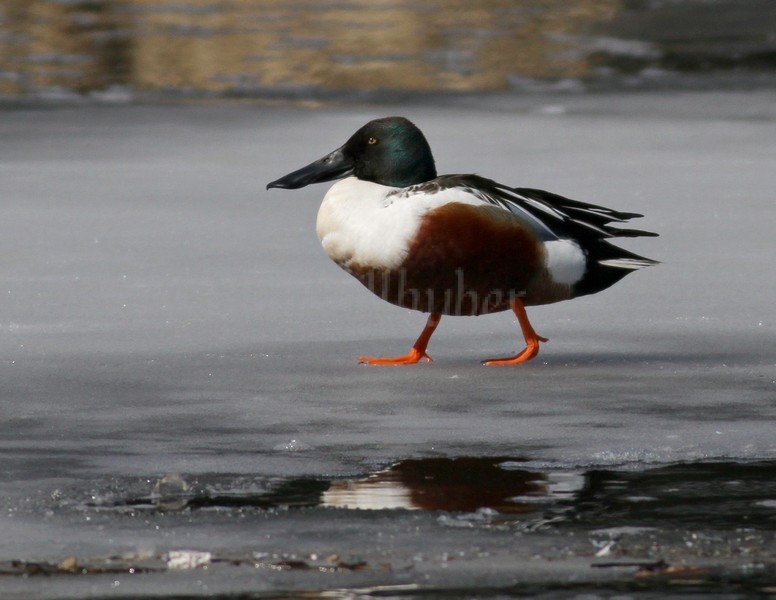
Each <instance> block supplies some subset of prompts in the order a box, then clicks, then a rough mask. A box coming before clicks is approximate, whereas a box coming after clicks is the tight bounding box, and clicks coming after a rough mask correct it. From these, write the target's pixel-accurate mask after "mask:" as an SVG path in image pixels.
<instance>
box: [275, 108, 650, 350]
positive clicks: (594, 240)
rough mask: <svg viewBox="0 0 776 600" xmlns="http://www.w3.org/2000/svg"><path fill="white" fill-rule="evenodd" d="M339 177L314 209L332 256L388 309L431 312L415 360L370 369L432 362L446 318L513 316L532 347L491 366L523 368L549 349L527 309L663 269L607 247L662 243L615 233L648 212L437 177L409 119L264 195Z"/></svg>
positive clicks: (369, 133) (363, 135)
mask: <svg viewBox="0 0 776 600" xmlns="http://www.w3.org/2000/svg"><path fill="white" fill-rule="evenodd" d="M337 179H339V180H341V181H338V182H337V183H335V184H334V185H333V186H332V187H331V189H330V190H329V191H328V192H327V194H326V196H325V197H324V199H323V202H322V203H321V206H320V209H319V211H318V220H317V225H316V228H317V231H318V237H319V238H320V240H321V243H322V245H323V249H324V250H325V251H326V254H327V255H328V256H329V258H331V259H332V260H333V261H334V262H336V263H337V264H338V265H339V266H340V267H342V268H343V269H345V270H346V271H347V272H348V273H350V274H351V275H353V276H354V277H356V278H357V279H358V280H359V281H360V282H361V283H363V284H364V285H365V286H366V287H367V288H369V290H370V291H372V292H373V293H375V294H377V295H378V296H380V298H382V299H383V300H386V301H388V302H390V303H392V304H396V305H398V306H402V307H404V308H410V309H415V310H419V311H422V312H426V313H431V314H430V316H429V318H428V322H427V323H426V326H425V328H424V329H423V332H422V333H421V334H420V337H419V338H418V339H417V341H416V342H415V344H414V345H413V347H412V349H411V350H410V351H409V353H408V354H406V355H404V356H397V357H395V358H384V357H379V358H374V357H360V358H359V359H358V360H359V361H360V362H362V363H368V364H372V365H400V364H414V363H417V362H418V361H420V360H426V361H429V362H430V361H431V358H430V357H429V356H428V354H426V347H427V346H428V342H429V339H430V338H431V335H432V334H433V333H434V330H435V329H436V327H437V325H439V321H440V319H441V317H442V315H482V314H487V313H493V312H498V311H503V310H508V309H511V310H512V311H514V313H515V315H516V316H517V320H518V322H519V324H520V327H521V329H522V332H523V336H524V337H525V343H526V347H525V349H523V350H522V351H521V352H519V353H518V354H516V355H515V356H512V357H508V358H496V359H489V360H485V361H483V363H484V364H486V365H515V364H519V363H523V362H525V361H528V360H530V359H532V358H533V357H535V356H536V355H537V354H538V352H539V342H546V341H547V339H546V338H543V337H541V336H539V335H537V334H536V332H535V331H534V329H533V327H532V326H531V323H530V322H529V321H528V316H527V315H526V312H525V307H526V306H532V305H538V304H548V303H551V302H559V301H561V300H569V299H571V298H576V297H577V296H584V295H586V294H594V293H596V292H600V291H601V290H603V289H606V288H608V287H609V286H610V285H612V284H614V283H616V282H617V281H619V280H620V279H622V278H623V277H624V276H625V275H627V274H628V273H630V272H631V271H634V270H637V269H641V268H643V267H647V266H649V265H653V264H656V262H657V261H654V260H651V259H648V258H644V257H642V256H638V255H636V254H633V253H631V252H627V251H626V250H622V249H621V248H618V247H616V246H613V245H612V244H610V243H609V242H608V241H607V240H608V239H610V238H616V237H635V236H645V235H646V236H654V235H657V234H655V233H651V232H648V231H640V230H635V229H619V228H616V227H612V226H610V225H609V223H612V222H615V223H622V222H625V221H627V220H629V219H632V218H634V217H640V216H642V215H639V214H636V213H628V212H619V211H616V210H612V209H610V208H604V207H602V206H596V205H595V204H586V203H584V202H578V201H576V200H569V199H568V198H564V197H562V196H558V195H557V194H552V193H550V192H545V191H542V190H536V189H529V188H512V187H508V186H505V185H502V184H500V183H496V182H495V181H492V180H490V179H486V178H484V177H480V176H478V175H442V176H439V177H438V176H437V172H436V166H435V164H434V158H433V156H432V154H431V148H430V147H429V145H428V142H427V141H426V138H425V137H424V136H423V133H421V131H420V130H419V129H418V128H417V127H416V126H415V125H413V124H412V123H411V122H410V121H408V120H407V119H405V118H403V117H387V118H384V119H377V120H374V121H370V122H369V123H367V124H366V125H364V126H363V127H362V128H361V129H359V130H358V131H357V132H356V133H354V134H353V136H352V137H351V138H350V139H349V140H348V141H347V142H346V143H345V144H344V145H343V146H341V147H340V148H338V149H336V150H334V151H333V152H331V153H330V154H327V155H326V156H324V157H323V158H321V159H319V160H317V161H315V162H313V163H311V164H309V165H307V166H306V167H303V168H301V169H299V170H297V171H294V172H293V173H289V174H288V175H286V176H284V177H281V178H280V179H278V180H276V181H273V182H272V183H270V184H268V185H267V189H269V188H284V189H297V188H301V187H304V186H306V185H309V184H311V183H320V182H324V181H333V180H337Z"/></svg>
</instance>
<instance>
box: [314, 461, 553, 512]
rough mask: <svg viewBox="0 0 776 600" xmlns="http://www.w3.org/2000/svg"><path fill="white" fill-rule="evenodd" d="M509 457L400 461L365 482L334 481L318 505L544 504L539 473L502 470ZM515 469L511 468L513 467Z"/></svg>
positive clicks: (462, 508) (454, 507)
mask: <svg viewBox="0 0 776 600" xmlns="http://www.w3.org/2000/svg"><path fill="white" fill-rule="evenodd" d="M512 460H513V459H508V458H468V457H467V458H430V459H423V460H404V461H402V462H399V463H397V464H395V465H393V466H392V467H390V468H388V469H386V470H384V471H380V472H378V473H375V474H373V475H370V476H369V477H367V478H365V479H359V480H355V481H353V480H349V481H334V482H332V484H331V486H330V487H329V489H328V490H327V491H325V492H324V493H323V497H322V500H321V504H322V505H323V506H331V507H338V508H360V509H373V510H379V509H392V508H406V509H410V510H443V511H459V512H474V511H476V510H478V509H481V508H490V509H493V510H496V511H498V512H501V513H521V512H531V511H533V510H534V509H535V507H536V503H535V502H531V499H534V498H535V499H537V500H539V499H545V500H546V499H547V496H548V492H549V487H548V480H547V478H546V476H545V475H543V474H542V473H537V472H534V471H526V470H522V469H512V468H504V467H503V466H502V465H503V464H504V463H505V462H507V461H512ZM512 464H514V463H512Z"/></svg>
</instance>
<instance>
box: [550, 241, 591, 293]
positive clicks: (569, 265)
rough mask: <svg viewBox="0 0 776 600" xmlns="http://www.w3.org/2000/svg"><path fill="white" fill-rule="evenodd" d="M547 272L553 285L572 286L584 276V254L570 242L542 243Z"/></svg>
mask: <svg viewBox="0 0 776 600" xmlns="http://www.w3.org/2000/svg"><path fill="white" fill-rule="evenodd" d="M544 249H545V250H546V251H547V270H548V271H549V272H550V276H551V277H552V280H553V281H554V282H555V283H562V284H565V285H574V284H575V283H576V282H577V281H579V280H580V279H582V276H583V275H584V274H585V268H586V260H585V253H584V252H582V249H581V248H580V247H579V244H577V243H576V242H573V241H571V240H553V241H549V242H544Z"/></svg>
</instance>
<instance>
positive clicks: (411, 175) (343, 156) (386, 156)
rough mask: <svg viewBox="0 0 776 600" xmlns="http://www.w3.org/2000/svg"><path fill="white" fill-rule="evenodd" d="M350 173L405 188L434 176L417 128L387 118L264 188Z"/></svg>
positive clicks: (428, 152) (294, 185)
mask: <svg viewBox="0 0 776 600" xmlns="http://www.w3.org/2000/svg"><path fill="white" fill-rule="evenodd" d="M351 175H354V176H355V177H357V178H358V179H361V180H364V181H371V182H374V183H379V184H381V185H390V186H393V187H406V186H408V185H414V184H416V183H423V182H424V181H429V180H430V179H434V177H436V167H435V166H434V157H433V156H432V155H431V148H430V147H429V145H428V142H427V141H426V138H425V137H424V136H423V133H422V132H421V131H420V129H418V128H417V127H415V125H413V124H412V123H411V122H410V121H408V120H407V119H405V118H404V117H386V118H384V119H376V120H374V121H370V122H369V123H367V124H366V125H364V126H363V127H362V128H361V129H359V130H358V131H356V133H354V134H353V135H352V136H351V137H350V139H349V140H348V141H347V142H345V145H344V146H341V147H340V148H337V149H336V150H335V151H334V152H331V153H330V154H327V155H326V156H324V157H323V158H321V159H319V160H316V161H315V162H313V163H310V164H309V165H307V166H306V167H302V168H301V169H299V170H297V171H294V172H293V173H289V174H288V175H285V176H284V177H281V178H280V179H277V180H275V181H273V182H272V183H269V184H267V189H269V188H284V189H292V190H293V189H297V188H301V187H304V186H306V185H310V184H311V183H321V182H323V181H333V180H335V179H341V178H343V177H348V176H351Z"/></svg>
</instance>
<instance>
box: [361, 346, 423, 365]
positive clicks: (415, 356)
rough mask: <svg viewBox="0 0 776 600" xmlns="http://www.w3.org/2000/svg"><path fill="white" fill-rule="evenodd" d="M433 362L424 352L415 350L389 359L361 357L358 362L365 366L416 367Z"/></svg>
mask: <svg viewBox="0 0 776 600" xmlns="http://www.w3.org/2000/svg"><path fill="white" fill-rule="evenodd" d="M422 360H424V361H426V362H432V361H431V357H430V356H429V355H428V354H426V353H425V352H423V351H420V350H417V349H416V348H413V349H412V350H410V351H409V352H408V353H407V354H405V355H404V356H394V357H392V358H388V357H385V356H380V357H372V356H359V357H358V362H360V363H361V364H364V365H379V366H398V365H414V364H417V363H419V362H420V361H422Z"/></svg>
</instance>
